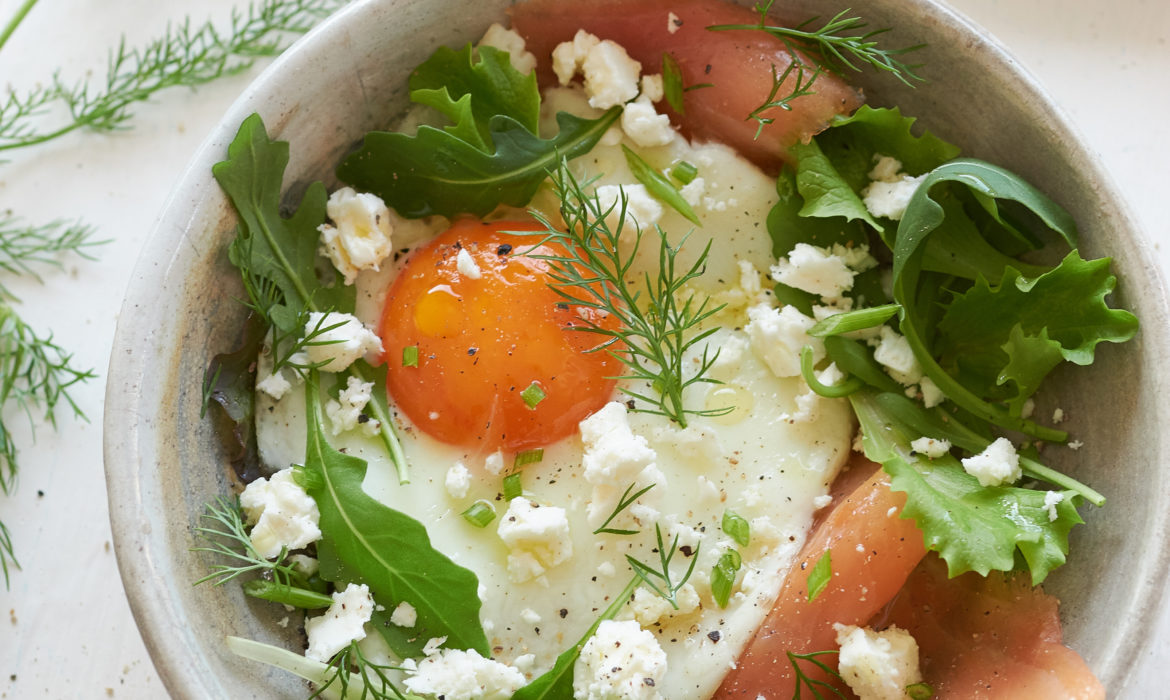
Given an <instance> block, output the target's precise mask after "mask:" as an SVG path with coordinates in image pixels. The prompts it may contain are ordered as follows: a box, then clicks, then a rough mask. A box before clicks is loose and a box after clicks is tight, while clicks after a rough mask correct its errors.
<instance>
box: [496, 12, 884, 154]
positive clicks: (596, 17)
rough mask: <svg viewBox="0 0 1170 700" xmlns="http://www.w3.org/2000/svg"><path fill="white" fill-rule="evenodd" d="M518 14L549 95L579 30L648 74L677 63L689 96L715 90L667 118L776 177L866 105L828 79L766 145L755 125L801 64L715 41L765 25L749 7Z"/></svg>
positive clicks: (783, 53)
mask: <svg viewBox="0 0 1170 700" xmlns="http://www.w3.org/2000/svg"><path fill="white" fill-rule="evenodd" d="M511 13H512V26H513V28H514V29H515V30H516V31H518V32H519V33H520V34H521V36H523V37H524V39H525V41H526V42H527V45H528V50H529V51H531V52H532V53H533V54H534V55H535V56H536V58H537V61H538V62H539V65H540V66H541V68H539V69H538V70H539V71H540V73H539V76H540V78H541V83H542V84H544V85H549V84H552V83H553V82H555V78H553V75H552V71H551V69H550V68H549V66H550V64H551V61H550V59H549V56H550V55H551V54H552V50H553V49H554V48H556V46H557V44H559V43H561V42H563V41H569V40H570V39H572V38H573V36H574V35H575V34H576V33H577V30H578V29H584V30H585V31H587V32H590V33H592V34H595V35H596V36H598V37H600V38H601V39H611V40H613V41H616V42H617V43H619V44H621V45H622V46H624V47H625V48H626V51H627V52H629V54H630V56H631V57H632V58H634V59H636V60H637V61H639V62H640V63H641V64H642V72H643V73H644V74H652V73H658V72H660V71H661V70H662V55H663V53H669V54H670V55H671V56H673V57H674V59H675V60H676V61H677V62H678V65H679V69H680V72H681V73H682V82H683V86H684V87H688V86H697V85H707V84H709V85H710V87H702V88H697V89H694V90H689V91H687V92H686V93H684V99H683V107H684V112H683V113H682V114H678V113H676V112H674V111H673V110H671V109H670V108H669V106H667V104H666V102H662V103H661V104H660V105H658V108H659V110H660V111H663V112H665V113H668V114H670V116H671V119H672V121H674V123H675V124H677V125H678V126H679V127H680V128H681V129H682V131H683V133H684V134H685V135H686V136H688V137H689V138H692V139H698V140H701V141H718V142H721V143H724V144H727V145H728V146H732V147H734V148H735V149H736V150H737V151H738V152H739V153H741V154H742V155H744V156H745V157H746V158H748V159H750V160H751V161H753V162H754V163H756V164H757V165H759V166H761V167H763V168H765V169H772V170H774V169H776V168H777V167H778V166H779V164H780V162H781V161H782V160H783V159H784V158H785V157H786V150H787V148H788V147H789V146H791V145H792V144H794V143H796V142H797V141H807V140H808V139H809V138H811V137H812V136H813V135H814V134H816V133H818V132H820V131H821V130H823V129H824V128H825V127H826V126H827V125H828V123H829V120H830V119H831V118H832V117H833V116H834V115H836V114H844V113H849V112H852V111H853V110H854V109H856V108H857V107H859V106H860V105H861V102H862V100H861V96H860V94H859V93H858V92H857V91H856V90H854V89H853V88H851V87H850V86H848V85H847V84H846V83H845V82H844V81H842V80H841V79H839V78H838V77H836V76H834V75H832V74H828V73H825V74H821V75H820V76H819V77H818V78H817V79H816V82H815V83H814V85H813V87H812V90H813V93H814V94H811V95H806V96H801V97H797V98H796V99H794V100H793V101H792V102H791V107H792V109H791V110H787V111H786V110H782V109H778V108H773V109H771V110H769V111H768V112H767V113H766V116H767V117H769V118H772V119H774V120H775V121H774V122H773V123H771V124H769V125H767V126H765V127H764V128H763V131H762V132H761V134H760V136H759V138H758V139H757V138H756V128H757V123H756V121H754V120H749V119H748V116H749V115H750V114H751V113H752V111H753V110H755V109H756V108H757V107H759V106H760V105H762V104H764V103H765V102H766V101H767V98H768V94H769V92H770V91H771V89H772V84H773V80H772V70H773V67H774V68H775V70H776V74H777V75H782V74H783V73H784V69H785V68H787V67H788V65H789V64H790V63H791V62H792V56H791V54H789V53H788V51H787V49H785V47H784V44H783V42H781V41H780V40H779V39H776V38H775V37H772V36H770V35H768V34H765V33H764V32H762V31H758V30H754V29H753V30H737V31H720V32H713V31H708V29H707V27H709V26H713V25H718V24H756V23H757V22H758V21H759V15H757V14H756V13H755V12H753V11H752V10H750V9H748V8H746V7H740V6H738V5H731V4H728V3H724V2H712V1H711V0H670V1H663V0H573V1H572V2H565V0H532V1H531V2H524V3H521V4H518V5H516V6H515V7H513V8H512V10H511ZM805 60H806V62H807V63H809V64H810V65H811V61H809V60H808V59H805ZM808 77H809V76H808V75H806V76H805V78H806V79H807V78H808ZM795 80H796V75H795V72H793V74H792V75H790V76H789V77H788V79H787V80H786V82H785V83H784V85H783V87H782V88H781V89H780V91H779V93H778V94H779V95H780V96H783V95H785V94H788V93H790V92H791V90H792V87H793V84H794V82H795Z"/></svg>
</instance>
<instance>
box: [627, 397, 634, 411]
mask: <svg viewBox="0 0 1170 700" xmlns="http://www.w3.org/2000/svg"><path fill="white" fill-rule="evenodd" d="M626 408H628V409H630V410H631V411H632V410H634V400H633V399H630V400H629V401H627V402H626Z"/></svg>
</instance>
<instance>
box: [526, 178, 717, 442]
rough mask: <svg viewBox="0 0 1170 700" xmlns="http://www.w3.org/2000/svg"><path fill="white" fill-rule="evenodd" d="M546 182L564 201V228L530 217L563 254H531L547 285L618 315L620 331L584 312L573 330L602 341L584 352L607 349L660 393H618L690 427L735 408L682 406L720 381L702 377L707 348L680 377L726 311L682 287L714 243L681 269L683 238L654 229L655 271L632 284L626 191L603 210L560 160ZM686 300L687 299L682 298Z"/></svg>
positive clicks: (636, 238)
mask: <svg viewBox="0 0 1170 700" xmlns="http://www.w3.org/2000/svg"><path fill="white" fill-rule="evenodd" d="M551 177H552V182H553V188H554V190H555V192H556V195H557V197H558V199H559V200H560V202H561V206H560V213H561V218H562V219H563V220H564V222H565V227H564V229H561V228H559V227H557V226H554V225H553V224H552V222H550V221H549V219H548V218H547V217H545V216H544V214H542V213H541V212H539V211H533V212H532V214H533V216H534V217H535V218H536V220H537V221H538V222H539V223H540V224H541V225H542V226H544V228H545V230H544V231H543V232H542V233H543V234H544V239H543V241H542V243H543V242H549V241H552V242H555V243H558V244H559V245H560V247H561V249H562V250H563V251H564V252H563V254H553V253H547V254H537V253H533V254H532V257H534V258H539V259H542V260H546V261H547V262H548V263H549V272H548V274H549V277H550V278H551V279H552V280H553V281H552V283H551V286H552V288H553V289H554V290H555V291H556V292H557V293H558V294H560V295H561V296H562V297H563V298H564V299H565V300H566V301H568V302H570V303H571V304H574V305H576V306H579V307H584V308H587V309H593V310H595V311H598V312H601V313H600V315H601V316H610V315H612V316H614V317H616V318H617V320H618V321H619V325H618V327H617V328H607V327H605V326H603V325H602V324H601V322H599V321H596V320H594V315H592V314H582V315H581V322H582V324H583V325H581V326H575V327H574V329H575V330H578V331H581V332H586V333H594V334H597V335H600V336H602V337H604V338H605V340H604V342H602V343H601V344H599V345H598V346H596V347H594V348H592V349H591V350H590V351H589V352H597V351H600V350H605V351H607V352H609V353H610V354H611V355H613V356H614V357H615V358H617V359H618V360H620V361H621V362H622V363H623V364H625V365H626V367H627V368H628V369H629V372H630V373H629V374H628V375H626V377H624V378H627V379H634V380H644V381H646V382H648V383H649V384H650V386H651V387H652V388H653V390H654V391H656V392H657V394H658V395H657V396H652V395H650V394H648V393H644V392H640V391H635V390H633V389H630V388H628V387H622V389H621V391H622V392H623V393H625V394H627V395H628V396H631V397H633V398H635V399H637V400H639V401H641V402H643V403H645V404H647V405H648V406H650V407H649V408H644V407H641V406H638V407H636V408H635V409H634V410H639V411H644V412H647V413H655V414H658V415H662V416H666V417H668V418H670V419H671V420H673V421H675V422H677V423H678V424H679V425H681V426H683V427H686V425H687V416H688V415H695V416H717V415H724V414H726V413H727V412H729V411H730V410H732V407H726V408H718V409H702V410H695V409H690V408H687V407H686V406H685V404H684V402H683V392H684V391H685V390H686V389H687V388H689V387H690V386H692V385H694V384H698V383H707V384H718V383H719V380H717V379H714V378H712V377H708V376H707V372H708V370H710V369H711V365H712V364H714V362H715V358H716V357H718V354H719V353H718V351H716V352H715V354H713V355H709V354H708V352H707V348H706V346H704V349H703V354H702V357H701V358H700V361H699V367H698V370H697V371H695V372H694V373H693V374H691V375H690V376H684V372H683V365H684V362H683V358H684V355H685V354H686V353H687V351H688V350H690V349H691V348H692V347H695V346H696V345H697V344H699V343H702V342H703V341H704V340H706V339H707V338H708V337H710V336H711V334H712V333H714V332H715V331H716V330H717V329H715V328H709V329H707V330H702V331H700V330H699V327H700V326H701V325H702V323H703V322H704V321H706V320H707V319H709V318H710V317H711V316H713V315H715V314H717V313H718V312H719V311H720V310H721V309H722V308H723V306H722V305H719V306H714V307H712V306H709V305H708V303H707V300H706V299H705V298H704V299H703V300H702V301H700V302H699V303H697V304H696V303H695V296H694V295H693V294H686V287H687V283H689V282H690V281H691V280H693V279H695V278H697V277H698V276H699V275H701V274H702V273H703V269H704V267H705V266H706V263H707V255H708V253H709V252H710V250H711V242H708V243H707V245H706V247H705V248H704V249H703V252H702V253H701V254H700V255H699V256H698V258H697V259H696V260H695V262H694V263H693V264H692V265H691V266H690V267H688V268H685V269H680V267H679V265H678V253H679V251H680V250H681V249H682V246H683V245H684V243H685V242H686V238H685V237H684V239H683V241H681V242H680V243H679V245H678V246H671V245H670V242H669V241H668V240H667V238H666V234H665V233H664V232H663V231H662V229H661V228H659V227H657V226H655V232H656V235H657V238H658V241H657V242H658V274H657V275H653V276H652V275H650V274H649V273H646V274H645V275H644V277H643V280H641V281H642V284H641V285H636V284H633V283H634V282H637V281H638V280H633V279H630V271H631V268H632V266H633V264H634V259H635V258H636V257H637V253H638V249H639V248H640V247H641V245H642V241H643V234H644V233H645V231H644V230H643V229H642V228H641V227H640V226H638V225H637V224H636V222H635V223H634V224H633V225H631V223H630V222H631V221H632V220H631V219H630V218H628V217H627V212H626V206H627V204H628V200H627V198H626V195H625V192H624V191H623V192H622V195H621V198H620V200H619V201H617V202H614V203H613V204H611V205H609V206H608V207H607V206H603V205H602V203H601V201H600V200H599V199H598V198H597V196H596V195H593V196H590V195H588V194H586V193H585V190H584V188H583V185H582V183H581V182H579V181H578V180H577V178H576V177H574V176H573V174H572V173H571V172H570V171H569V168H568V164H567V162H565V161H562V162H561V163H560V165H559V167H558V168H557V170H556V171H555V172H553V173H552V176H551ZM615 213H616V215H617V220H616V225H615V226H612V227H611V226H610V224H609V220H610V218H611V215H613V214H615ZM622 236H625V237H626V238H631V237H632V239H633V240H632V243H629V244H626V243H622V244H621V245H619V239H620V238H621V237H622ZM684 295H685V297H686V298H685V299H682V298H681V297H683V296H684Z"/></svg>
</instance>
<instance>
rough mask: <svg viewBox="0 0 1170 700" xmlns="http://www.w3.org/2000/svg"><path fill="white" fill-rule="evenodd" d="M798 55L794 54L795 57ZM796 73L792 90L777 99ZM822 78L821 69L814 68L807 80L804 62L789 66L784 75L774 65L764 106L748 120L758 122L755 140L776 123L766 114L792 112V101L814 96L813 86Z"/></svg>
mask: <svg viewBox="0 0 1170 700" xmlns="http://www.w3.org/2000/svg"><path fill="white" fill-rule="evenodd" d="M795 55H796V54H793V56H795ZM794 71H795V73H796V82H795V83H794V84H793V86H792V89H791V90H789V91H788V92H787V93H785V94H784V95H782V96H780V97H777V95H779V94H780V88H782V87H784V81H786V80H788V76H790V75H792V74H793V72H794ZM820 76H821V69H820V68H819V67H814V68H813V71H812V74H811V75H809V76H808V78H807V79H805V65H804V62H803V61H801V60H799V59H797V60H794V61H793V62H792V63H789V64H788V67H787V68H785V69H784V72H783V73H776V64H774V63H773V64H772V88H771V89H770V90H769V91H768V96H767V97H766V98H765V99H764V102H763V104H761V105H760V106H759V107H756V108H755V109H753V110H752V111H751V114H749V115H748V119H755V120H756V122H757V127H756V135H755V138H757V139H758V138H760V134H761V133H762V132H763V130H764V127H765V126H767V125H769V124H771V123H772V122H774V121H776V120H775V119H773V118H772V117H767V116H764V113H765V112H767V111H769V110H772V109H782V110H784V111H785V112H790V111H792V101H793V100H795V99H796V98H798V97H804V96H806V95H812V94H814V92H813V89H812V86H813V83H815V82H816V80H817V78H819V77H820Z"/></svg>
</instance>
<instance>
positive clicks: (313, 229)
mask: <svg viewBox="0 0 1170 700" xmlns="http://www.w3.org/2000/svg"><path fill="white" fill-rule="evenodd" d="M287 165H288V143H287V142H285V141H273V140H271V139H269V138H268V132H267V131H266V130H265V129H264V122H263V121H262V120H261V119H260V115H258V114H252V115H251V116H249V117H248V118H247V119H245V120H244V122H243V123H242V124H241V125H240V130H239V132H238V133H237V135H236V138H235V139H233V140H232V142H231V145H229V146H228V159H227V160H225V161H222V162H219V163H216V164H215V165H213V166H212V167H211V173H212V175H214V176H215V179H216V181H217V182H219V186H220V187H221V188H223V191H224V193H225V194H227V196H228V198H229V199H231V200H232V204H234V205H235V208H236V212H237V213H238V214H239V217H240V225H239V226H240V230H239V233H238V234H237V236H236V239H235V240H234V241H233V242H232V246H231V248H230V249H229V256H230V257H231V261H232V263H233V264H234V265H235V266H236V267H238V268H240V269H241V271H244V272H245V274H247V275H249V276H250V277H252V278H253V279H261V280H267V281H268V282H270V283H271V284H272V285H274V286H275V288H276V290H278V291H279V292H280V296H279V298H272V299H271V301H272V304H271V306H270V307H269V309H268V310H267V311H265V310H261V313H264V315H265V316H266V318H268V320H270V321H272V322H273V323H274V324H275V325H276V326H277V327H278V328H279V329H280V330H281V331H285V332H291V331H294V330H297V329H296V327H295V324H296V322H297V319H299V318H300V316H301V313H302V312H303V311H304V310H305V309H306V308H308V307H314V306H320V307H323V308H329V307H333V308H337V309H338V310H343V311H348V310H350V309H352V290H349V292H346V290H345V289H344V285H341V284H340V283H338V282H337V280H336V279H335V280H334V284H333V286H332V287H326V286H324V285H322V284H321V282H320V280H318V279H317V269H316V262H317V238H318V232H317V227H318V226H320V225H321V224H322V223H323V222H324V221H325V200H326V194H325V186H324V185H322V184H321V183H320V182H314V183H312V184H311V185H309V187H308V189H307V190H305V194H304V197H303V198H302V199H301V204H300V206H299V207H298V208H297V210H296V212H295V213H294V214H293V215H292V216H291V217H289V218H287V219H286V218H284V217H283V216H281V214H280V200H281V184H282V181H283V178H284V170H285V167H286V166H287ZM347 296H348V298H349V299H350V302H349V304H348V306H349V308H346V309H343V308H340V307H341V306H345V305H346V304H344V300H345V299H346V297H347Z"/></svg>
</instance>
